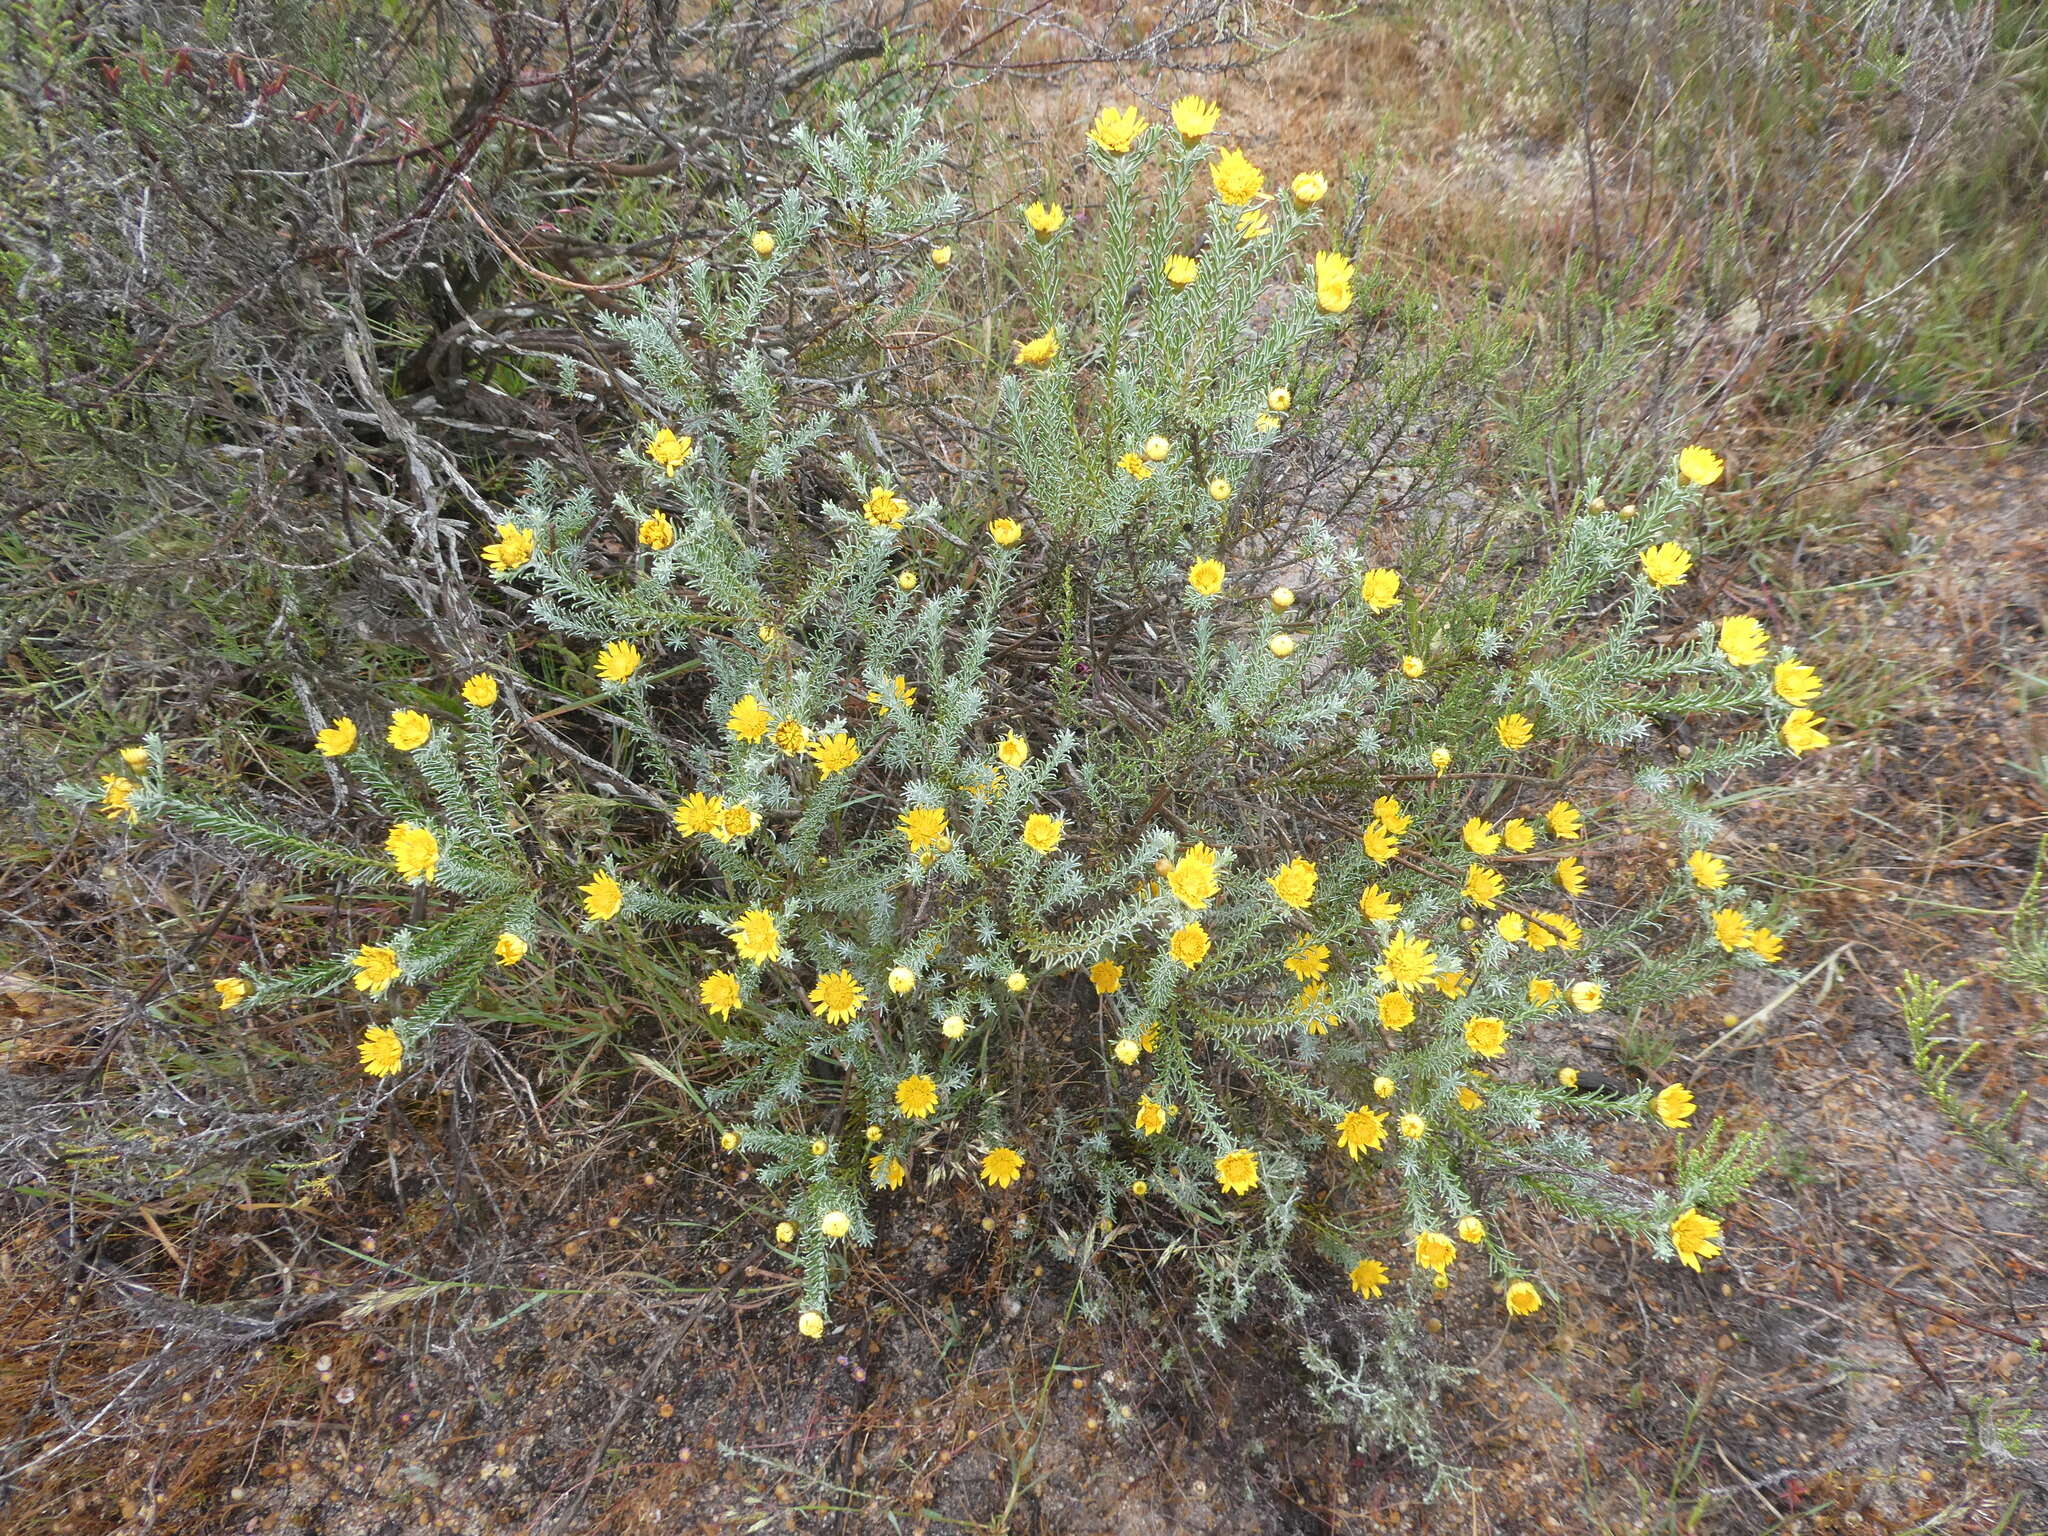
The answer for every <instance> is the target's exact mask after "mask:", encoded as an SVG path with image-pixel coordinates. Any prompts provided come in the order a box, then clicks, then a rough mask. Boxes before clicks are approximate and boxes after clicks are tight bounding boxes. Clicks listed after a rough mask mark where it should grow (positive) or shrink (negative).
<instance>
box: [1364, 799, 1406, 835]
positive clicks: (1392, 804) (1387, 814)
mask: <svg viewBox="0 0 2048 1536" xmlns="http://www.w3.org/2000/svg"><path fill="white" fill-rule="evenodd" d="M1372 819H1373V820H1374V821H1376V822H1378V823H1379V824H1380V825H1381V826H1383V827H1385V828H1386V829H1387V830H1388V831H1389V832H1394V833H1401V832H1406V831H1407V830H1408V829H1409V828H1410V827H1411V826H1413V825H1414V824H1415V819H1414V818H1413V817H1412V816H1410V815H1409V814H1408V813H1407V812H1406V811H1404V810H1402V809H1401V802H1400V801H1399V800H1397V799H1395V798H1394V797H1393V796H1392V795H1381V796H1380V797H1379V798H1378V799H1377V800H1375V801H1373V803H1372Z"/></svg>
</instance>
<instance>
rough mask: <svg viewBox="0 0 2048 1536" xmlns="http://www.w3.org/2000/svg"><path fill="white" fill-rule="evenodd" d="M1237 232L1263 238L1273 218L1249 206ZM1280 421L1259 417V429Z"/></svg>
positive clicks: (1239, 221) (1240, 219)
mask: <svg viewBox="0 0 2048 1536" xmlns="http://www.w3.org/2000/svg"><path fill="white" fill-rule="evenodd" d="M1237 232H1238V233H1239V234H1240V235H1242V236H1243V237H1244V238H1245V239H1247V240H1262V239H1264V238H1265V237H1266V236H1267V235H1270V234H1271V233H1272V232H1273V220H1272V217H1271V215H1269V214H1268V213H1267V212H1266V210H1265V209H1263V208H1247V209H1245V211H1244V212H1243V213H1240V214H1239V215H1238V216H1237ZM1279 425H1280V423H1279V422H1277V421H1274V420H1273V418H1272V417H1270V416H1261V417H1260V418H1259V430H1260V431H1261V432H1270V431H1272V430H1273V429H1274V428H1275V427H1277V426H1279Z"/></svg>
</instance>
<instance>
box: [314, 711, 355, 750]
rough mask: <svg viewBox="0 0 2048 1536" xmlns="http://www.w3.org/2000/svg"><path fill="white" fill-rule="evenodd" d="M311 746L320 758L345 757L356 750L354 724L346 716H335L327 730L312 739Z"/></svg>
mask: <svg viewBox="0 0 2048 1536" xmlns="http://www.w3.org/2000/svg"><path fill="white" fill-rule="evenodd" d="M313 745H314V747H316V748H317V749H318V750H319V753H320V755H321V756H322V757H346V756H348V754H349V753H351V752H353V751H355V749H356V723H355V721H353V720H351V719H349V717H348V716H347V715H337V716H335V718H334V720H333V721H332V722H331V723H330V724H329V725H328V727H327V729H326V730H324V731H322V732H320V734H319V735H317V736H315V737H314V738H313Z"/></svg>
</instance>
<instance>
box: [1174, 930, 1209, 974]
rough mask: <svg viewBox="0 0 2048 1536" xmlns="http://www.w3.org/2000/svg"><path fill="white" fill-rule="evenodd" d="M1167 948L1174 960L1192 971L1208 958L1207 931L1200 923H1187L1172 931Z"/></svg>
mask: <svg viewBox="0 0 2048 1536" xmlns="http://www.w3.org/2000/svg"><path fill="white" fill-rule="evenodd" d="M1167 947H1168V949H1170V950H1171V951H1172V954H1173V958H1174V959H1176V960H1178V961H1179V962H1180V963H1181V964H1182V965H1184V966H1186V967H1187V968H1188V969H1189V970H1193V969H1194V968H1195V967H1196V966H1198V965H1200V964H1201V963H1202V962H1203V961H1204V960H1205V959H1207V958H1208V956H1209V930H1208V929H1206V928H1204V927H1203V926H1202V925H1201V924H1200V923H1188V924H1186V925H1185V926H1183V927H1180V928H1176V929H1174V930H1173V939H1172V942H1171V943H1170V944H1169V945H1168V946H1167Z"/></svg>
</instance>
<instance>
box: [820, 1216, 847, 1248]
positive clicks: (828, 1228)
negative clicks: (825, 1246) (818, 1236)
mask: <svg viewBox="0 0 2048 1536" xmlns="http://www.w3.org/2000/svg"><path fill="white" fill-rule="evenodd" d="M818 1230H819V1231H820V1232H822V1233H824V1234H825V1235H826V1236H827V1237H829V1238H831V1239H833V1240H834V1241H835V1242H836V1241H837V1240H838V1239H840V1238H842V1237H844V1236H846V1234H847V1233H849V1232H851V1231H852V1230H853V1218H852V1217H851V1216H849V1215H847V1214H846V1212H844V1211H827V1212H826V1213H825V1214H824V1215H822V1216H820V1217H819V1218H818Z"/></svg>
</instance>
